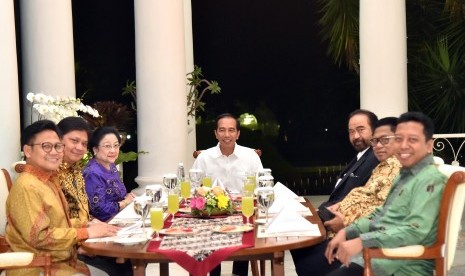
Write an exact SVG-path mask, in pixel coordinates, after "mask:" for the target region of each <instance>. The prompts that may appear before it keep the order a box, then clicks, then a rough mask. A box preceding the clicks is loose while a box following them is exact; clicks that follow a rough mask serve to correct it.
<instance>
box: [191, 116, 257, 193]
mask: <svg viewBox="0 0 465 276" xmlns="http://www.w3.org/2000/svg"><path fill="white" fill-rule="evenodd" d="M214 134H215V137H216V139H217V140H218V144H217V145H216V147H212V148H209V149H207V150H204V151H202V152H201V153H200V154H199V156H198V157H197V159H196V160H195V162H194V165H193V166H192V168H193V169H201V170H202V171H203V172H204V173H209V174H211V176H212V179H213V180H215V179H219V180H221V182H222V183H223V185H224V186H225V187H226V188H227V189H228V190H229V191H230V192H232V193H240V192H241V191H242V189H243V186H244V183H243V181H244V176H245V175H246V173H247V172H257V171H258V170H260V169H263V166H262V162H261V161H260V157H259V156H258V155H257V153H256V152H255V151H254V150H253V149H251V148H247V147H243V146H240V145H238V144H237V143H236V141H237V140H238V139H239V136H240V134H241V131H240V124H239V121H238V120H237V119H236V118H235V117H234V116H233V115H231V114H229V113H224V114H221V115H219V116H218V117H217V119H216V129H215V130H214Z"/></svg>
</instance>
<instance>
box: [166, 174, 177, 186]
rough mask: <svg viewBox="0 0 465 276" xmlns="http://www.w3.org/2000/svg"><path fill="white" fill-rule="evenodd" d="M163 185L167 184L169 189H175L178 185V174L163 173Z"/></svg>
mask: <svg viewBox="0 0 465 276" xmlns="http://www.w3.org/2000/svg"><path fill="white" fill-rule="evenodd" d="M163 185H165V187H166V188H167V189H168V190H173V189H174V188H176V187H177V186H178V176H177V175H176V174H174V173H169V174H165V175H163Z"/></svg>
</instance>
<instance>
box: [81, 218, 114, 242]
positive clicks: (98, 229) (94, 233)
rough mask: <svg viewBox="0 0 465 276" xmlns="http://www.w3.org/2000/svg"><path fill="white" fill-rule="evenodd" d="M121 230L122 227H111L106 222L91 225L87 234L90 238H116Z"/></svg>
mask: <svg viewBox="0 0 465 276" xmlns="http://www.w3.org/2000/svg"><path fill="white" fill-rule="evenodd" d="M119 230H120V227H117V226H114V225H110V224H107V223H104V222H101V221H99V222H96V223H90V224H89V226H88V227H87V233H88V234H89V238H102V237H112V236H116V233H117V232H118V231H119Z"/></svg>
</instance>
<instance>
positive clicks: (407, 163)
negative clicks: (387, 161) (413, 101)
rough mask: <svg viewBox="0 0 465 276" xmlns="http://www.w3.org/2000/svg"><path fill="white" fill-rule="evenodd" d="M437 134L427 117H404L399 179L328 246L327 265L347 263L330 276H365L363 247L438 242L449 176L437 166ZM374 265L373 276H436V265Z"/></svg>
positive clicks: (398, 131) (399, 133)
mask: <svg viewBox="0 0 465 276" xmlns="http://www.w3.org/2000/svg"><path fill="white" fill-rule="evenodd" d="M433 133H434V126H433V122H432V120H431V119H430V118H429V117H427V116H426V115H424V114H423V113H420V112H407V113H404V114H402V115H401V116H400V118H399V121H398V125H397V129H396V137H395V143H396V144H397V148H396V156H397V158H398V159H399V161H400V163H401V164H402V169H401V171H400V176H399V177H398V178H397V179H396V181H395V182H394V184H393V186H392V188H391V191H390V192H389V195H388V197H387V199H386V202H385V203H384V205H383V206H382V207H379V208H377V209H376V210H375V211H374V212H373V213H372V214H370V215H368V216H367V217H365V218H361V219H359V220H357V221H355V222H354V223H352V224H351V225H349V226H348V227H346V228H344V229H342V230H341V231H339V232H338V233H337V235H336V237H334V239H333V240H332V241H331V242H330V243H329V244H328V247H327V248H326V251H325V256H326V258H327V259H328V262H329V263H333V262H334V261H335V259H338V260H339V261H340V262H341V263H342V264H343V266H342V267H340V268H338V269H336V270H335V271H333V272H331V273H330V274H329V275H363V264H364V262H363V258H362V256H361V254H360V252H361V251H362V249H363V248H364V247H398V246H406V245H413V244H421V245H427V246H428V245H431V244H433V243H434V242H435V241H436V231H437V219H438V213H439V204H440V201H441V196H442V192H443V190H444V186H445V185H444V184H445V182H446V176H445V175H443V174H442V173H441V172H439V171H438V169H437V168H436V166H435V165H434V161H433V155H432V151H433V140H432V137H433ZM372 267H373V273H374V275H433V268H434V261H433V260H420V261H418V260H412V261H408V260H386V259H375V260H373V262H372Z"/></svg>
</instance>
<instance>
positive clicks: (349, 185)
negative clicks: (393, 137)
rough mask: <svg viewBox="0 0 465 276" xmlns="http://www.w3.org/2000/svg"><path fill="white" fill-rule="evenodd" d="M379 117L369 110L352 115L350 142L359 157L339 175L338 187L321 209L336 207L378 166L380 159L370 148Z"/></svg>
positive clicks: (350, 120) (349, 124)
mask: <svg viewBox="0 0 465 276" xmlns="http://www.w3.org/2000/svg"><path fill="white" fill-rule="evenodd" d="M377 121H378V117H376V115H375V114H374V113H373V112H371V111H368V110H364V109H357V110H355V111H353V112H352V113H350V115H349V123H348V132H349V140H350V143H351V144H352V146H353V147H354V149H355V150H356V151H357V156H356V157H354V159H352V161H350V163H349V164H348V165H347V166H346V167H345V168H344V170H343V171H342V172H341V174H340V175H339V178H338V180H337V182H336V185H335V187H334V189H333V191H332V192H331V194H330V196H329V198H328V200H327V201H325V202H323V203H322V204H321V205H320V207H319V209H321V208H323V207H328V206H331V205H334V204H336V203H338V202H339V201H341V200H342V199H343V198H344V197H345V196H346V195H347V194H348V193H349V192H350V191H351V190H352V189H353V188H355V187H359V186H362V185H364V184H365V183H366V182H367V180H368V178H369V177H370V175H371V172H372V171H373V169H374V168H375V167H376V166H377V165H378V163H379V162H378V159H376V157H375V155H374V154H373V150H372V149H371V147H370V138H371V137H372V136H373V129H374V126H375V124H376V122H377Z"/></svg>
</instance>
